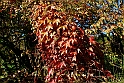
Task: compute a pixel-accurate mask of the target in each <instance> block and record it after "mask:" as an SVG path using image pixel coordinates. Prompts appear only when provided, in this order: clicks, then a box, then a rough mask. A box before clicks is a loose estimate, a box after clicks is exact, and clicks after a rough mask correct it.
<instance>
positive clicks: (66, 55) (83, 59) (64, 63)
mask: <svg viewBox="0 0 124 83" xmlns="http://www.w3.org/2000/svg"><path fill="white" fill-rule="evenodd" d="M32 12H33V14H32V16H31V17H32V19H33V20H32V25H33V30H34V33H36V36H37V40H38V45H37V48H38V49H39V52H40V53H41V57H42V61H43V62H44V66H46V67H47V72H48V73H47V75H46V77H45V79H46V82H51V83H58V82H74V81H76V80H78V81H85V82H86V81H91V80H92V81H96V80H98V78H97V76H98V73H99V75H100V76H104V77H106V76H109V77H112V75H111V73H110V72H109V71H108V70H104V68H103V64H104V54H103V53H102V51H101V50H100V46H99V44H98V43H97V42H96V41H95V40H94V37H88V36H87V35H85V32H84V30H82V29H81V28H80V27H78V26H77V24H76V23H74V22H70V21H68V20H67V19H68V17H67V16H69V15H66V13H64V12H61V11H58V10H57V9H56V5H54V6H53V5H48V4H40V5H35V7H34V9H32Z"/></svg>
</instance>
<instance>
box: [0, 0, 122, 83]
mask: <svg viewBox="0 0 124 83" xmlns="http://www.w3.org/2000/svg"><path fill="white" fill-rule="evenodd" d="M123 4H124V2H123V0H122V1H121V0H117V1H115V0H104V1H102V0H85V1H84V0H71V1H68V0H67V1H65V0H64V1H60V2H59V1H58V2H57V1H56V2H54V1H40V0H10V1H8V0H6V1H5V0H1V2H0V21H1V22H0V23H1V24H0V72H1V73H0V81H1V82H16V83H17V82H28V81H30V82H34V83H37V82H40V81H44V77H45V76H46V75H47V74H49V73H50V72H49V71H47V69H48V66H46V65H45V64H46V63H49V61H45V62H44V61H43V57H41V53H43V52H42V51H44V50H42V49H41V47H39V45H38V43H39V40H40V39H43V38H42V37H39V39H38V37H37V36H39V34H38V31H40V30H42V29H43V28H44V29H45V28H46V26H47V25H48V24H46V25H43V26H42V27H41V26H39V25H38V24H37V23H38V22H40V23H39V24H41V23H42V22H43V23H44V20H42V21H41V20H38V19H39V18H37V17H38V16H40V17H41V18H44V19H47V20H45V21H47V23H52V24H53V23H54V24H56V25H52V26H54V27H57V28H60V25H68V24H71V23H72V25H70V26H68V27H67V32H68V31H69V30H72V31H71V33H73V32H75V30H77V29H78V28H77V27H80V29H81V30H77V31H79V32H80V31H83V32H85V35H86V38H87V37H89V39H88V40H86V42H87V44H88V42H89V44H90V42H92V45H93V46H96V47H99V49H101V50H100V52H99V53H103V55H104V64H103V66H104V69H105V70H108V71H110V72H111V74H110V75H109V77H108V78H106V77H105V76H104V77H103V78H104V79H101V78H100V79H97V80H98V81H99V80H100V81H101V80H102V81H110V82H111V81H119V80H121V79H122V78H123V74H124V65H123V59H124V58H123V55H124V47H123V45H124V29H123V27H124V23H123V21H124V18H123V15H124V14H123V11H124V7H123ZM41 7H42V8H43V11H41V9H40V8H41ZM52 7H53V9H52ZM54 7H55V9H54ZM51 9H52V10H51ZM56 11H57V12H56ZM40 12H43V14H41V13H40ZM50 12H52V13H50ZM49 13H50V14H49ZM54 13H58V14H56V15H57V16H58V17H59V18H61V19H62V20H61V19H59V20H58V19H55V18H56V17H55V16H54V20H50V19H52V16H51V15H52V14H54ZM45 15H46V16H45ZM47 17H49V18H47ZM64 23H65V24H64ZM58 25H59V27H58ZM72 26H74V27H72ZM40 27H41V28H40ZM47 28H48V29H49V28H52V27H51V25H50V26H49V27H47ZM75 28H76V29H75ZM48 29H47V30H46V33H47V32H48ZM73 29H74V31H73ZM41 32H42V31H41ZM60 32H61V31H60ZM60 32H59V31H58V33H60ZM35 34H36V35H35ZM43 34H44V33H43ZM50 34H51V35H53V36H54V38H56V37H57V35H56V36H55V34H52V33H51V32H50ZM41 36H42V35H41ZM77 36H78V37H80V36H79V35H77ZM92 37H93V38H92ZM47 40H48V39H47ZM54 40H57V39H54ZM96 41H97V42H96ZM40 42H42V41H40ZM98 43H99V44H98ZM38 47H39V48H40V51H39V48H38ZM43 47H44V46H43ZM86 48H88V47H87V46H86ZM86 48H85V51H86ZM41 50H42V51H41ZM81 50H83V49H81ZM90 50H92V49H90ZM95 50H96V49H95ZM85 51H83V52H85ZM96 51H98V50H96ZM101 51H102V52H101ZM57 52H58V51H57ZM62 52H63V51H62ZM93 52H94V51H93ZM99 53H98V54H99ZM85 58H86V57H85ZM84 62H85V63H87V62H86V61H85V59H84ZM98 62H99V61H98ZM83 66H84V65H83ZM83 69H86V65H85V66H84V67H82V70H83ZM91 69H93V68H91ZM87 72H88V71H86V73H87ZM82 75H83V74H82ZM107 75H108V73H107ZM111 75H112V77H113V76H114V79H113V78H112V79H110V77H111ZM99 76H102V75H101V74H99ZM106 79H107V80H106ZM76 81H80V78H78V79H77V80H76ZM76 81H75V82H76ZM83 81H86V80H83ZM90 81H91V80H88V82H90Z"/></svg>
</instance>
